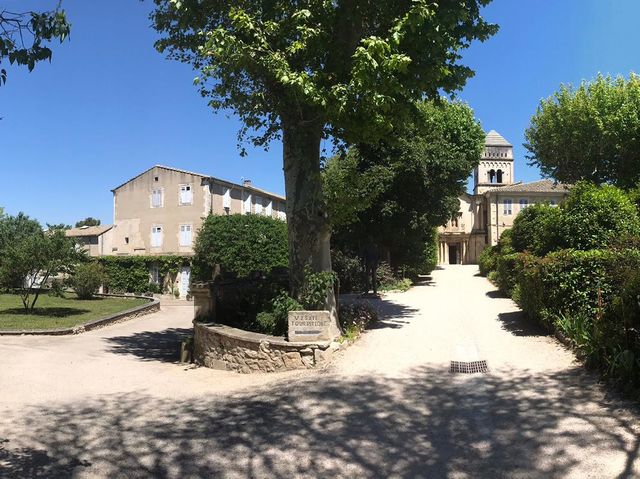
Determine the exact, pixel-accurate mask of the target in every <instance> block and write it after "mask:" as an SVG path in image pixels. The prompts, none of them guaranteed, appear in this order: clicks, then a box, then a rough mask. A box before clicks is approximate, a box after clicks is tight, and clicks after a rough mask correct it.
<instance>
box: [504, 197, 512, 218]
mask: <svg viewBox="0 0 640 479" xmlns="http://www.w3.org/2000/svg"><path fill="white" fill-rule="evenodd" d="M503 214H505V215H510V214H513V201H511V200H509V199H506V200H504V210H503Z"/></svg>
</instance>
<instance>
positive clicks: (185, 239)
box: [180, 225, 192, 246]
mask: <svg viewBox="0 0 640 479" xmlns="http://www.w3.org/2000/svg"><path fill="white" fill-rule="evenodd" d="M191 231H192V230H191V225H180V246H191V242H192V236H191Z"/></svg>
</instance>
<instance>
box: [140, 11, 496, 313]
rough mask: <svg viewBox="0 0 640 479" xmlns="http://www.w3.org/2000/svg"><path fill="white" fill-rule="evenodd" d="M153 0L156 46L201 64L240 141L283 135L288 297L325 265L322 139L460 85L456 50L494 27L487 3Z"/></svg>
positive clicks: (369, 127) (395, 114)
mask: <svg viewBox="0 0 640 479" xmlns="http://www.w3.org/2000/svg"><path fill="white" fill-rule="evenodd" d="M154 1H155V4H156V10H155V12H154V13H153V14H152V21H153V24H154V27H155V28H156V30H157V31H158V32H160V33H161V35H162V38H161V39H160V40H159V41H158V42H157V43H156V46H157V48H158V50H159V51H160V52H167V53H168V55H169V57H170V58H173V59H176V60H179V61H182V62H186V63H189V64H191V65H193V67H194V68H195V69H196V70H198V71H199V72H200V76H199V78H197V79H196V83H197V84H198V85H199V88H200V93H201V94H202V96H204V97H207V98H209V99H210V101H209V104H210V106H211V107H213V108H214V109H216V110H220V109H221V110H231V111H233V112H235V113H236V114H237V115H238V116H239V117H240V119H241V120H242V122H243V124H244V127H243V128H242V129H241V131H240V133H239V139H240V140H241V141H242V140H244V139H247V138H248V139H250V140H251V141H252V142H253V143H254V144H255V145H263V146H265V145H267V144H268V142H269V141H271V140H273V139H276V138H282V141H283V166H284V175H285V187H286V193H287V219H288V230H289V245H290V246H289V255H290V271H291V283H292V292H293V293H294V294H296V293H297V292H298V291H299V289H300V287H301V286H302V284H303V282H304V270H305V265H310V266H311V268H312V270H315V271H326V270H330V269H331V259H330V253H329V241H330V226H329V222H328V218H327V216H328V215H327V208H326V204H325V202H324V196H323V192H322V178H321V173H320V143H321V140H322V139H323V138H326V137H331V138H333V139H334V140H335V141H337V142H340V141H343V142H348V143H353V142H359V141H375V140H377V139H378V138H380V137H381V136H383V135H385V134H388V133H389V132H390V131H391V130H392V128H393V126H394V125H395V124H396V123H398V122H400V121H402V118H403V117H404V114H405V113H406V112H407V111H410V110H411V108H412V105H413V102H414V101H415V100H417V99H420V98H423V97H425V96H427V97H436V96H438V93H439V92H440V91H444V92H447V93H451V92H454V91H455V90H457V89H459V88H460V87H462V86H463V85H464V84H465V82H466V80H467V79H468V78H469V77H471V76H472V74H473V72H472V70H471V69H470V68H468V67H466V66H464V65H462V64H460V59H461V56H460V51H461V50H462V49H464V48H466V47H468V46H469V45H470V43H471V42H472V41H473V40H475V39H479V40H485V39H486V38H488V37H489V36H490V35H492V34H493V33H495V32H496V30H497V27H496V26H495V25H491V24H489V23H487V22H486V21H485V20H484V19H483V18H482V16H481V15H480V9H481V7H482V6H484V5H486V4H488V3H489V2H490V0H465V1H462V2H457V1H456V2H454V1H445V2H440V3H438V4H436V3H432V2H430V1H428V0H396V1H393V2H380V1H373V0H337V1H335V0H301V1H290V0H154ZM327 302H328V307H330V308H332V309H333V305H334V304H335V298H333V296H332V294H329V297H328V300H327Z"/></svg>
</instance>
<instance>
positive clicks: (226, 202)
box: [222, 188, 231, 209]
mask: <svg viewBox="0 0 640 479" xmlns="http://www.w3.org/2000/svg"><path fill="white" fill-rule="evenodd" d="M223 191H224V193H223V194H222V207H223V208H225V209H230V208H231V189H230V188H223Z"/></svg>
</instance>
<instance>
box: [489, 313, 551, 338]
mask: <svg viewBox="0 0 640 479" xmlns="http://www.w3.org/2000/svg"><path fill="white" fill-rule="evenodd" d="M498 321H500V323H501V324H502V329H504V330H506V331H509V332H510V333H511V334H513V335H514V336H550V335H551V333H549V331H548V330H546V329H545V328H543V327H542V326H540V325H539V324H538V323H536V322H535V321H531V320H529V319H528V318H527V317H526V316H525V314H524V313H523V312H522V311H511V312H509V313H500V314H498Z"/></svg>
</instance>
